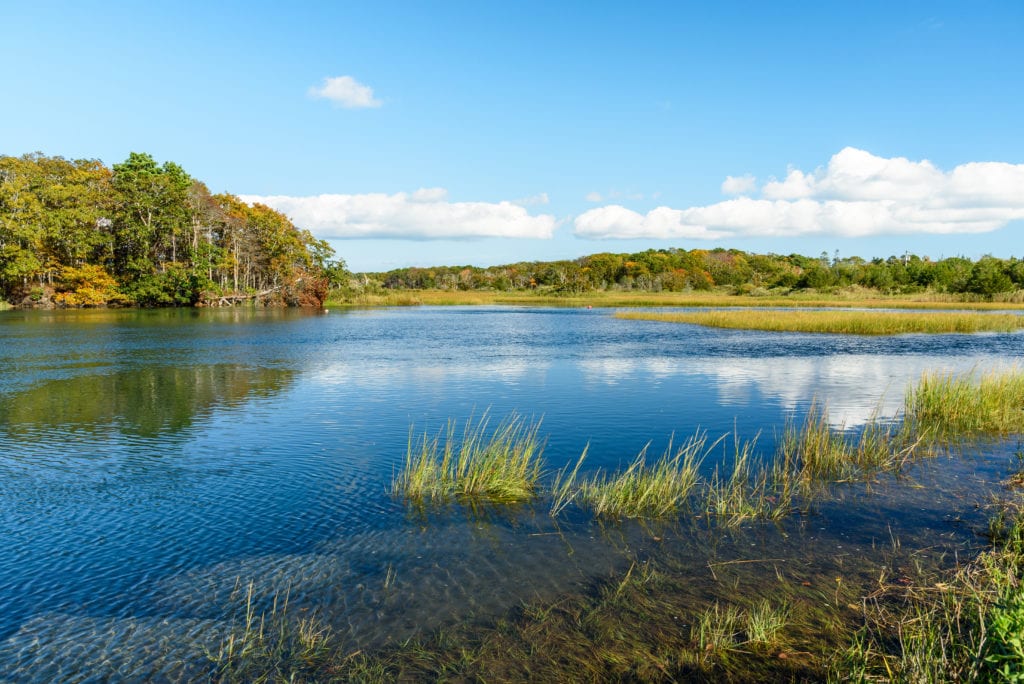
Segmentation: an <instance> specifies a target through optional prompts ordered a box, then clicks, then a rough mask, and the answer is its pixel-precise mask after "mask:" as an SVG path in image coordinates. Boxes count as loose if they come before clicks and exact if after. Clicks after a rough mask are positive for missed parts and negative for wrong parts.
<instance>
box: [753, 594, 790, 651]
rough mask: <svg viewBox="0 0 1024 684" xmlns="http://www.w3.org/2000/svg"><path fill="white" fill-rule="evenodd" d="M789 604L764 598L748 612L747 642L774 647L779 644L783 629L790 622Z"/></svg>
mask: <svg viewBox="0 0 1024 684" xmlns="http://www.w3.org/2000/svg"><path fill="white" fill-rule="evenodd" d="M789 614H790V609H789V605H788V604H787V603H786V602H785V601H782V602H780V603H779V604H777V605H776V604H775V603H772V602H771V601H769V600H768V599H762V600H761V601H760V602H758V603H757V605H755V606H754V607H753V608H751V609H750V610H749V611H747V613H746V623H747V629H746V634H747V643H750V644H758V645H761V646H766V647H772V646H777V645H778V644H779V637H780V635H781V634H782V630H784V629H785V628H786V625H787V624H788V623H789Z"/></svg>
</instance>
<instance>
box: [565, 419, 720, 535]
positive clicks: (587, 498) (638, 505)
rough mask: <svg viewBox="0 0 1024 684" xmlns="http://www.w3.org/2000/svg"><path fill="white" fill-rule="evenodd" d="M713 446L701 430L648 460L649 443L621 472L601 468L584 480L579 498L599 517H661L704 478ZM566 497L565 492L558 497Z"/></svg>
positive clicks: (683, 500) (683, 503)
mask: <svg viewBox="0 0 1024 684" xmlns="http://www.w3.org/2000/svg"><path fill="white" fill-rule="evenodd" d="M711 446H714V445H711ZM710 448H711V447H709V446H708V445H707V435H706V433H703V432H700V433H697V434H695V435H693V436H691V437H690V438H689V439H687V440H686V441H685V442H684V443H683V444H682V446H680V447H679V448H678V449H675V450H673V447H672V443H671V441H670V442H669V445H668V447H667V448H666V449H665V453H664V454H662V456H661V457H660V458H658V460H656V461H655V462H654V463H651V464H648V462H647V447H646V446H645V447H644V448H643V450H641V451H640V453H639V454H638V455H637V457H636V458H635V459H634V460H633V462H632V463H631V464H630V465H629V467H628V468H626V470H624V471H622V472H621V473H619V474H617V475H611V474H606V473H603V472H600V471H599V472H597V473H596V474H594V475H593V476H592V477H590V478H589V479H585V480H583V481H581V482H580V484H579V487H578V493H577V495H576V498H577V499H578V501H579V503H580V505H582V506H583V507H585V508H588V509H589V510H591V511H592V512H593V513H594V515H596V516H598V517H606V518H659V517H662V516H666V515H670V514H675V513H678V512H679V511H681V510H682V509H683V508H684V507H685V506H686V504H687V501H688V499H689V496H690V493H691V492H692V491H693V490H694V488H695V487H696V486H697V484H698V482H699V481H700V477H699V472H700V465H701V462H702V461H703V459H704V455H705V454H706V453H707V451H708V450H709V449H710ZM581 460H582V459H581ZM578 468H579V463H577V469H576V470H574V471H573V474H572V478H566V479H565V481H562V482H559V483H558V484H557V489H558V490H565V488H566V487H569V486H571V484H570V483H571V481H572V480H574V479H575V473H576V472H577V471H578ZM560 479H561V478H560ZM564 499H565V495H564V494H562V495H560V496H557V497H556V500H564ZM563 507H564V506H563Z"/></svg>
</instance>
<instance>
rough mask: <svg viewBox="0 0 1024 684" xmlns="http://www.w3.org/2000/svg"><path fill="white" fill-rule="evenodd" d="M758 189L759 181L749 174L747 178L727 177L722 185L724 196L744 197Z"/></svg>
mask: <svg viewBox="0 0 1024 684" xmlns="http://www.w3.org/2000/svg"><path fill="white" fill-rule="evenodd" d="M756 187H757V179H756V178H754V177H753V176H751V175H750V174H749V173H748V174H747V175H745V176H726V177H725V181H724V182H723V183H722V194H723V195H743V194H746V193H748V192H751V191H752V190H754V189H755V188H756Z"/></svg>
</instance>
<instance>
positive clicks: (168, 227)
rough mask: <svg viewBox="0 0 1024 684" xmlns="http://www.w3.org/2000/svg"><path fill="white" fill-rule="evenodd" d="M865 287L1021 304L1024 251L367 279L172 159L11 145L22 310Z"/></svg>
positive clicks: (5, 162) (430, 272)
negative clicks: (1020, 254) (20, 151)
mask: <svg viewBox="0 0 1024 684" xmlns="http://www.w3.org/2000/svg"><path fill="white" fill-rule="evenodd" d="M851 287H860V288H866V289H869V290H873V291H877V292H878V293H881V294H913V293H920V292H936V293H945V294H951V295H957V296H960V297H963V298H965V299H998V300H1014V301H1018V300H1022V299H1024V261H1020V260H1018V259H1017V258H1015V257H1013V258H1006V259H1002V258H996V257H992V256H985V257H982V258H981V259H978V260H977V261H972V260H970V259H966V258H963V257H949V258H944V259H939V260H935V261H933V260H931V259H929V258H928V257H926V256H917V255H914V254H903V255H895V256H891V257H889V258H887V259H872V260H870V261H868V260H865V259H861V258H859V257H841V256H840V255H839V254H838V252H837V253H835V254H833V255H829V254H827V253H822V254H821V255H820V256H818V257H808V256H800V255H797V254H790V255H788V256H781V255H777V254H751V253H747V252H742V251H739V250H734V249H730V250H726V249H711V250H705V249H691V250H685V249H651V250H647V251H645V252H637V253H634V254H616V253H600V254H592V255H590V256H584V257H581V258H579V259H575V260H569V261H535V262H520V263H515V264H508V265H504V266H492V267H487V268H481V267H475V266H437V267H431V268H402V269H397V270H393V271H388V272H385V273H363V274H354V275H353V274H349V273H348V272H347V271H346V270H345V264H344V262H343V261H341V260H336V259H334V251H333V250H332V249H331V247H330V246H329V245H328V244H327V242H325V241H324V240H318V239H317V238H315V237H313V235H312V234H311V233H310V232H309V231H307V230H302V229H300V228H297V227H296V226H295V225H293V224H292V222H291V220H290V219H289V218H288V217H287V216H285V215H284V214H281V213H280V212H278V211H275V210H274V209H271V208H270V207H267V206H263V205H261V204H254V205H249V204H246V203H245V202H243V201H241V200H240V199H239V198H238V197H236V196H234V195H230V194H217V195H214V194H211V193H210V191H209V190H208V189H207V187H206V185H204V184H203V183H202V182H201V181H199V180H196V179H194V178H192V177H191V176H189V175H188V174H187V173H186V172H185V170H184V169H182V168H181V167H180V166H178V165H177V164H175V163H173V162H164V163H162V164H158V163H157V162H156V160H154V159H153V157H151V156H150V155H148V154H139V153H132V154H130V155H129V157H128V159H126V160H125V161H124V162H122V163H120V164H114V165H113V166H112V167H107V166H105V165H104V164H103V163H102V162H99V161H96V160H90V159H79V160H68V159H65V158H63V157H49V156H46V155H43V154H41V153H35V154H27V155H24V156H21V157H10V156H0V299H2V300H4V301H7V302H9V303H11V304H14V305H18V306H26V307H33V306H37V307H53V306H66V307H76V306H118V305H137V306H191V305H200V306H219V305H231V304H239V303H243V302H253V303H257V304H262V305H295V306H320V305H322V304H323V302H324V300H325V299H326V297H327V295H328V292H329V290H330V289H331V288H337V289H338V290H341V291H342V292H343V293H344V292H345V291H349V292H351V291H361V292H373V291H383V290H399V289H403V290H417V289H443V290H481V289H486V290H498V291H530V290H540V291H544V292H547V293H556V294H557V293H565V294H581V293H585V292H589V291H595V290H639V291H648V292H660V291H669V292H680V291H689V290H712V289H714V290H720V291H726V292H731V293H735V294H750V295H758V294H785V293H788V292H793V291H799V290H815V291H819V292H830V291H836V290H839V289H842V288H851Z"/></svg>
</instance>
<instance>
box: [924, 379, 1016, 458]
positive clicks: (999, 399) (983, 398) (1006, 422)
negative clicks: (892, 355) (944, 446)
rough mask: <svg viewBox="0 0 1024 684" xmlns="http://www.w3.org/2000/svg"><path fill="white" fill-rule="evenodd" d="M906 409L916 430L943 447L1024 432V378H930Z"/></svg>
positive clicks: (925, 381)
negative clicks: (954, 442)
mask: <svg viewBox="0 0 1024 684" xmlns="http://www.w3.org/2000/svg"><path fill="white" fill-rule="evenodd" d="M906 407H907V408H906V411H907V420H908V421H909V422H910V423H911V424H912V425H913V427H914V429H916V430H917V431H918V433H920V434H923V435H928V436H929V437H930V438H932V439H935V440H938V441H953V440H957V439H964V438H969V437H977V436H982V435H1005V434H1011V433H1019V432H1024V372H1022V371H1021V370H1020V369H1017V368H1013V369H1010V370H989V371H985V372H972V373H968V374H963V375H955V374H952V373H925V374H924V375H922V376H921V379H920V380H918V382H917V383H916V384H914V385H913V386H912V387H910V388H909V389H908V390H907V395H906Z"/></svg>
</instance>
